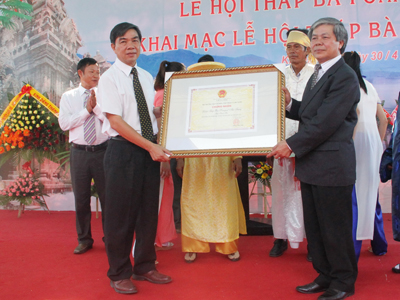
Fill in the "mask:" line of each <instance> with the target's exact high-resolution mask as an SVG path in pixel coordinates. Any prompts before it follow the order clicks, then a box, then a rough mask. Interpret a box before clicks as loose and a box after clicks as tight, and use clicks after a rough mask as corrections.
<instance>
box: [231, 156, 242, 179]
mask: <svg viewBox="0 0 400 300" xmlns="http://www.w3.org/2000/svg"><path fill="white" fill-rule="evenodd" d="M233 171H234V172H235V177H238V176H239V175H240V173H242V159H241V158H236V159H235V160H234V161H233Z"/></svg>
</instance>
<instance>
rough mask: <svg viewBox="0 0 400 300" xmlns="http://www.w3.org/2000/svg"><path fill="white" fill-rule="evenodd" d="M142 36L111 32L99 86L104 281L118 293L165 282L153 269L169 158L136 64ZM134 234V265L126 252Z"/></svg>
mask: <svg viewBox="0 0 400 300" xmlns="http://www.w3.org/2000/svg"><path fill="white" fill-rule="evenodd" d="M141 40H142V35H141V32H140V30H139V28H138V27H137V26H136V25H133V24H130V23H121V24H118V25H116V26H115V27H114V28H113V29H112V31H111V33H110V41H111V48H112V49H113V51H114V52H115V54H116V55H117V59H116V61H115V63H114V64H113V65H112V66H111V68H110V69H108V70H107V71H106V72H105V73H104V74H103V75H102V77H101V79H100V82H99V90H98V98H99V103H100V104H101V107H102V109H103V113H104V114H105V115H106V117H107V118H106V120H105V122H104V125H103V132H106V133H108V134H109V135H110V136H111V139H110V141H109V145H108V148H107V151H106V155H105V159H104V169H105V174H106V206H107V211H106V216H105V224H104V234H105V241H106V251H107V256H108V262H109V265H110V268H109V270H108V273H107V276H108V277H109V278H110V280H111V282H110V284H111V287H113V288H114V290H115V291H116V292H117V293H122V294H133V293H136V292H137V289H136V287H135V285H134V284H133V283H132V281H131V277H132V278H133V279H135V280H147V281H149V282H152V283H159V284H163V283H169V282H171V280H172V279H171V277H169V276H167V275H163V274H161V273H159V272H158V271H157V270H156V268H155V261H156V252H155V247H154V241H155V236H156V231H157V220H158V199H159V186H160V163H159V162H162V161H168V160H169V157H168V155H170V154H171V153H170V152H169V151H168V150H166V149H165V148H163V147H161V146H159V145H157V143H156V138H157V136H156V135H157V132H158V128H157V120H156V117H155V116H154V114H153V102H154V89H153V78H152V76H151V75H150V74H149V73H148V72H147V71H145V70H143V69H142V68H139V67H138V66H137V64H136V60H137V58H138V57H139V55H140V48H141ZM134 233H135V235H136V245H135V255H134V257H135V265H134V267H133V270H132V264H131V261H130V253H131V249H132V243H133V235H134Z"/></svg>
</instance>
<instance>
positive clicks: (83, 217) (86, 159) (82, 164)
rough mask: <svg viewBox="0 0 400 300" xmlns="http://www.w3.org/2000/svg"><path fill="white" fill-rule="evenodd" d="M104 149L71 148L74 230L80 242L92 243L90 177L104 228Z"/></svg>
mask: <svg viewBox="0 0 400 300" xmlns="http://www.w3.org/2000/svg"><path fill="white" fill-rule="evenodd" d="M105 152H106V149H101V150H99V151H96V152H87V151H85V150H81V149H76V148H71V155H70V167H71V181H72V189H73V191H74V196H75V214H76V231H77V233H78V242H79V243H82V244H93V238H92V232H91V226H90V220H91V217H92V211H91V208H90V193H91V191H90V190H91V183H92V179H93V180H94V182H95V184H96V189H97V192H98V194H99V200H100V205H101V211H102V213H101V220H102V224H103V230H104V213H105V205H104V202H105V175H104V167H103V161H104V154H105Z"/></svg>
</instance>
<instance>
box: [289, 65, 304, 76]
mask: <svg viewBox="0 0 400 300" xmlns="http://www.w3.org/2000/svg"><path fill="white" fill-rule="evenodd" d="M306 66H307V63H306V64H305V65H304V67H303V68H302V69H301V70H300V72H299V73H297V74H296V72H295V71H294V70H293V66H292V64H290V69H291V70H292V73H293V75H294V76H296V77H297V78H300V76H301V73H302V72H303V70H304V69H305V67H306Z"/></svg>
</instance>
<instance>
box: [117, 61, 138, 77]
mask: <svg viewBox="0 0 400 300" xmlns="http://www.w3.org/2000/svg"><path fill="white" fill-rule="evenodd" d="M114 64H115V65H116V66H117V68H118V69H120V70H121V71H122V72H123V73H124V74H125V75H126V76H129V75H130V74H131V72H132V67H131V66H129V65H127V64H126V63H124V62H122V61H120V60H119V59H118V57H117V58H116V60H115V63H114ZM134 67H135V68H136V69H137V64H135V66H134Z"/></svg>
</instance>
